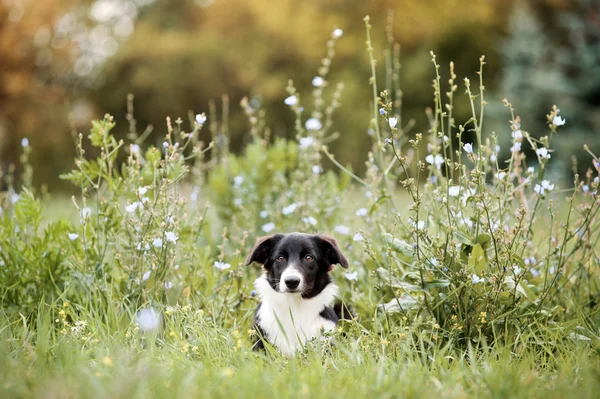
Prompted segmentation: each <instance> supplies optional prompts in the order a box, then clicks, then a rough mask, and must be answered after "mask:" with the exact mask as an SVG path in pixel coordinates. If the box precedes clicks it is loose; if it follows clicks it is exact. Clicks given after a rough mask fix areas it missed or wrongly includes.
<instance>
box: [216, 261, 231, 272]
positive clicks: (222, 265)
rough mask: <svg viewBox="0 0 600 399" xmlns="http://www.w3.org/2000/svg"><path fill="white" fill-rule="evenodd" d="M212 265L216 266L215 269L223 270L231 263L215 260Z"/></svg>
mask: <svg viewBox="0 0 600 399" xmlns="http://www.w3.org/2000/svg"><path fill="white" fill-rule="evenodd" d="M213 266H214V267H216V268H217V269H219V270H221V271H223V270H227V269H229V268H230V267H231V265H230V264H229V263H225V262H220V261H218V260H217V261H215V263H213Z"/></svg>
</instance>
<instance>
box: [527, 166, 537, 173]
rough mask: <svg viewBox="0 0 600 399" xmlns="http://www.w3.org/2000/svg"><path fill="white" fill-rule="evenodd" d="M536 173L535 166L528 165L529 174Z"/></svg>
mask: <svg viewBox="0 0 600 399" xmlns="http://www.w3.org/2000/svg"><path fill="white" fill-rule="evenodd" d="M534 173H535V169H534V167H533V166H530V167H528V168H527V174H530V175H532V174H534Z"/></svg>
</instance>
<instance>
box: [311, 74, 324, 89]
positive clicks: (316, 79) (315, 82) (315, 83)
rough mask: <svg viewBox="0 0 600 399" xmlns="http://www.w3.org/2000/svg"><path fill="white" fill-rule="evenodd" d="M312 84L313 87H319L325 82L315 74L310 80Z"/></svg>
mask: <svg viewBox="0 0 600 399" xmlns="http://www.w3.org/2000/svg"><path fill="white" fill-rule="evenodd" d="M312 84H313V86H315V87H321V86H323V85H324V84H325V79H323V78H322V77H320V76H315V77H314V78H313V80H312Z"/></svg>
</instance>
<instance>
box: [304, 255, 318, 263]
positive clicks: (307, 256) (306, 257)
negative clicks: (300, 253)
mask: <svg viewBox="0 0 600 399" xmlns="http://www.w3.org/2000/svg"><path fill="white" fill-rule="evenodd" d="M304 259H306V261H307V262H312V261H313V260H315V258H314V257H313V256H312V255H306V256H305V257H304Z"/></svg>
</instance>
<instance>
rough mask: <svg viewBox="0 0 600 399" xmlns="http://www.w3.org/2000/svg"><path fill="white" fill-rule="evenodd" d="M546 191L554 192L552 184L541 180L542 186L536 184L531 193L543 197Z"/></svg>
mask: <svg viewBox="0 0 600 399" xmlns="http://www.w3.org/2000/svg"><path fill="white" fill-rule="evenodd" d="M546 190H547V191H552V190H554V184H551V183H550V182H549V181H548V180H542V184H541V185H540V184H536V185H535V187H534V188H533V191H535V192H536V193H538V194H539V195H544V194H545V193H546Z"/></svg>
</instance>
